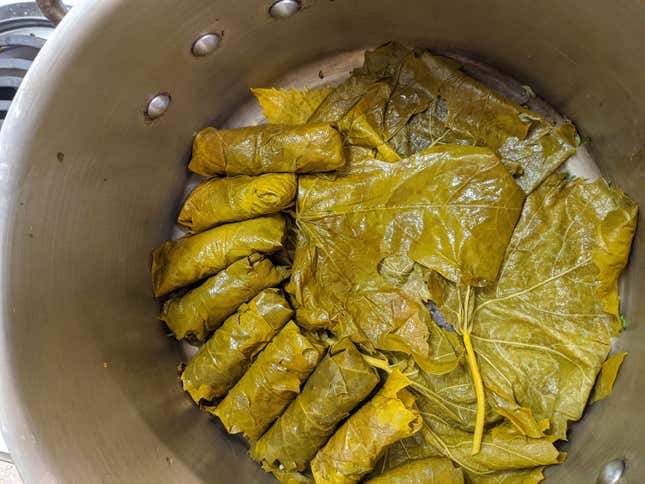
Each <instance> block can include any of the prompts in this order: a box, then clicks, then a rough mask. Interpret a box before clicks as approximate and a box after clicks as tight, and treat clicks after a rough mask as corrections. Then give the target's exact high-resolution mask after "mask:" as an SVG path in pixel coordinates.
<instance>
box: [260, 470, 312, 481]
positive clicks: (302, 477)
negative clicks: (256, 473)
mask: <svg viewBox="0 0 645 484" xmlns="http://www.w3.org/2000/svg"><path fill="white" fill-rule="evenodd" d="M262 468H263V469H264V470H265V471H267V472H270V473H271V474H273V476H274V477H275V478H276V479H277V480H278V482H280V484H314V480H313V478H312V477H310V476H309V475H307V474H303V473H301V472H297V471H287V470H284V469H280V467H269V466H267V465H263V466H262Z"/></svg>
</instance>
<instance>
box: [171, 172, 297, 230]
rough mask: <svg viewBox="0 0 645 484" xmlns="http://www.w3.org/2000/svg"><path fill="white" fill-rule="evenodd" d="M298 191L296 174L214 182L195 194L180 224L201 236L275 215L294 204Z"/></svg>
mask: <svg viewBox="0 0 645 484" xmlns="http://www.w3.org/2000/svg"><path fill="white" fill-rule="evenodd" d="M296 187H297V181H296V175H295V174H293V173H269V174H266V175H260V176H246V175H240V176H236V177H231V178H214V179H212V180H209V181H207V182H205V183H202V184H201V185H199V186H198V187H197V188H195V189H194V190H193V191H192V193H191V194H190V195H189V196H188V198H187V199H186V202H185V203H184V206H183V207H182V209H181V212H180V213H179V217H178V219H177V221H178V222H179V223H180V224H182V225H185V226H186V227H188V228H189V229H191V230H192V231H193V232H201V231H202V230H205V229H207V228H209V227H214V226H215V225H220V224H223V223H227V222H236V221H239V220H247V219H250V218H253V217H258V216H260V215H268V214H272V213H276V212H279V211H280V210H284V209H285V208H287V207H288V206H289V205H291V204H292V202H293V200H294V198H295V197H296Z"/></svg>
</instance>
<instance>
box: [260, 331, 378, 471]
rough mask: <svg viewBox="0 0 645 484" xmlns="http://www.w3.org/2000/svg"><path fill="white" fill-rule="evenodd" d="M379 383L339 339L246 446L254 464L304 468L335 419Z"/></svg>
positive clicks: (361, 399) (332, 430)
mask: <svg viewBox="0 0 645 484" xmlns="http://www.w3.org/2000/svg"><path fill="white" fill-rule="evenodd" d="M378 382H379V377H378V374H377V373H376V371H375V370H374V369H372V368H371V367H370V366H369V365H367V363H365V361H364V360H363V357H362V356H361V354H360V352H359V351H358V350H357V349H356V347H355V346H354V345H353V344H352V343H351V342H350V341H349V340H343V341H341V342H340V343H338V344H337V345H335V346H334V347H332V348H331V349H330V352H329V354H328V355H327V356H326V357H325V358H323V360H322V361H321V362H320V364H319V365H318V367H317V368H316V370H315V371H314V372H313V373H312V375H311V376H310V377H309V379H308V380H307V383H306V384H305V386H304V387H303V389H302V392H301V393H300V395H298V396H297V397H296V399H295V400H294V401H293V402H291V404H290V405H289V407H288V408H287V410H286V411H285V412H284V413H283V414H282V416H281V417H280V418H278V420H276V422H275V423H274V424H273V426H272V427H271V428H270V429H269V430H268V431H267V432H266V433H265V434H264V435H263V436H262V437H261V438H260V440H258V441H257V442H256V443H255V445H254V446H253V447H252V449H251V456H252V457H253V458H254V459H255V460H257V461H258V462H266V463H267V464H269V465H270V466H272V467H275V466H280V468H282V469H286V470H298V471H304V470H305V469H306V467H307V464H308V463H309V461H310V460H311V459H312V458H313V457H314V455H315V454H316V452H317V451H318V449H320V448H321V447H322V446H323V445H324V443H325V442H326V441H327V439H328V438H329V436H330V435H331V434H332V433H333V432H334V429H335V428H336V426H337V425H338V423H339V422H340V421H341V420H343V419H344V418H346V417H347V416H348V415H349V412H350V411H352V410H353V409H354V407H356V406H357V405H358V404H359V403H361V402H362V401H363V400H364V399H365V398H366V397H367V396H368V395H369V394H370V393H371V391H372V390H373V389H374V387H375V386H376V384H377V383H378Z"/></svg>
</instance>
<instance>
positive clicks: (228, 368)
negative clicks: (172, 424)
mask: <svg viewBox="0 0 645 484" xmlns="http://www.w3.org/2000/svg"><path fill="white" fill-rule="evenodd" d="M292 315H293V310H292V309H291V307H290V306H289V303H288V302H287V300H286V299H285V298H284V296H282V294H281V293H280V290H279V289H265V290H263V291H262V292H261V293H260V294H258V295H257V296H255V297H254V298H253V299H251V301H249V303H248V304H242V306H240V307H239V308H238V309H237V312H236V313H235V314H233V315H232V316H230V317H228V318H227V319H226V321H224V323H223V324H222V326H220V328H219V329H217V331H215V333H213V336H211V338H210V339H209V340H208V341H207V342H206V343H205V344H204V345H203V346H202V347H201V348H200V349H199V351H198V352H197V354H195V356H193V358H192V359H191V360H190V362H188V364H187V365H186V368H185V369H184V371H183V372H182V374H181V381H182V383H183V386H184V390H185V391H187V392H188V393H189V394H190V396H191V397H192V399H193V400H195V402H196V403H199V402H200V401H201V400H205V401H211V400H213V399H214V398H217V397H221V396H223V395H224V394H225V393H226V392H227V391H228V390H229V389H230V388H231V387H232V386H233V385H234V384H235V382H237V380H239V379H240V377H241V376H242V375H243V374H244V372H245V371H246V369H247V368H248V367H249V365H250V364H251V361H252V359H253V358H254V357H255V355H256V354H258V353H259V352H260V351H262V349H263V348H264V347H265V346H266V344H267V343H268V342H269V341H271V339H272V338H273V337H274V336H275V335H276V333H277V332H278V331H279V330H280V328H282V326H284V324H285V323H286V322H287V321H288V320H289V319H290V318H291V316H292Z"/></svg>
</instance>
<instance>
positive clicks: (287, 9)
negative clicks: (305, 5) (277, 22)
mask: <svg viewBox="0 0 645 484" xmlns="http://www.w3.org/2000/svg"><path fill="white" fill-rule="evenodd" d="M298 10H300V1H299V0H278V1H277V2H275V3H274V4H273V5H271V7H270V8H269V15H271V16H272V17H273V18H287V17H291V16H292V15H293V14H294V13H296V12H297V11H298Z"/></svg>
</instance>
